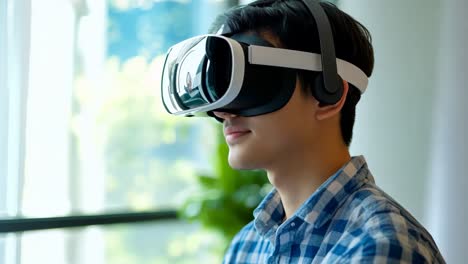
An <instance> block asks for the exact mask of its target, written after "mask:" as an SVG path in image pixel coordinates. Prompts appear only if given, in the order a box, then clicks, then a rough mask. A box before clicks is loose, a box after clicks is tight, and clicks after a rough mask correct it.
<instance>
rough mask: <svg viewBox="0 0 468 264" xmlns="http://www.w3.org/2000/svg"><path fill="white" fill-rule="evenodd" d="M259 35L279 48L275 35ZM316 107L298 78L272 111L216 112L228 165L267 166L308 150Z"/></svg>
mask: <svg viewBox="0 0 468 264" xmlns="http://www.w3.org/2000/svg"><path fill="white" fill-rule="evenodd" d="M261 37H262V38H264V39H265V40H267V41H269V42H270V43H272V44H273V45H275V46H276V47H281V44H280V42H279V40H278V38H277V37H276V36H275V35H273V34H271V33H269V32H263V33H261ZM317 108H318V102H317V100H316V99H315V98H313V96H311V95H310V94H305V92H304V91H303V89H302V88H301V83H300V82H299V81H298V80H297V81H296V87H295V90H294V93H293V95H292V97H291V99H290V100H289V102H288V103H287V104H286V105H285V106H284V107H283V108H281V109H279V110H277V111H275V112H272V113H268V114H264V115H259V116H253V117H243V116H235V115H231V114H228V113H222V112H215V114H216V115H217V116H218V117H220V118H222V119H224V135H225V138H226V142H227V144H228V145H229V164H230V165H231V167H233V168H236V169H268V168H269V167H271V166H272V165H275V164H280V163H282V162H287V160H288V159H290V158H294V156H295V155H301V153H304V151H306V150H310V146H311V144H314V142H313V141H314V140H317V139H316V133H317V129H318V123H317V121H316V118H315V112H316V109H317Z"/></svg>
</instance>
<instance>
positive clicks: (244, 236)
mask: <svg viewBox="0 0 468 264" xmlns="http://www.w3.org/2000/svg"><path fill="white" fill-rule="evenodd" d="M260 240H261V238H260V236H259V235H258V233H257V232H256V230H255V227H254V223H253V221H252V222H250V223H248V224H247V225H246V226H244V227H243V228H242V229H241V230H240V231H239V232H238V233H237V234H236V236H235V237H234V238H233V239H232V241H231V244H230V245H229V247H228V249H227V251H226V253H225V255H224V261H223V263H237V262H238V260H240V259H245V258H247V257H248V256H249V255H251V254H254V253H255V252H254V250H255V248H256V246H257V245H258V243H260Z"/></svg>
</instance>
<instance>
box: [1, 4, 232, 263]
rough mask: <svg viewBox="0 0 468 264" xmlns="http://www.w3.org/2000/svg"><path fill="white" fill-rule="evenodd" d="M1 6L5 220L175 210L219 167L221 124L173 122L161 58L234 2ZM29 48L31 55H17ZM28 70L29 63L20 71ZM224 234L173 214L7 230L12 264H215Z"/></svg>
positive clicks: (4, 251) (5, 251)
mask: <svg viewBox="0 0 468 264" xmlns="http://www.w3.org/2000/svg"><path fill="white" fill-rule="evenodd" d="M230 2H232V1H230ZM0 5H1V9H0V10H1V12H2V13H0V19H1V20H0V22H2V23H0V24H1V25H0V32H1V33H2V34H1V35H0V44H1V46H0V52H1V53H0V77H2V78H1V79H0V82H1V84H2V87H8V89H1V88H0V93H1V94H0V98H1V99H0V100H1V101H0V103H1V105H0V116H1V117H2V119H1V120H2V121H1V122H0V125H1V129H0V130H1V132H0V143H1V144H0V158H1V159H0V160H1V161H0V172H1V173H2V175H3V174H5V175H7V177H6V178H3V177H0V188H1V189H0V190H1V191H0V209H1V216H0V217H3V218H8V219H11V218H16V219H21V218H25V217H26V218H39V217H41V218H50V217H71V216H86V215H100V214H111V213H125V212H146V211H158V210H161V211H164V212H170V211H174V210H177V209H178V207H179V206H180V205H181V204H182V202H183V201H184V200H185V198H186V195H187V193H189V192H190V190H191V189H193V188H194V186H196V184H195V177H194V176H195V174H197V173H199V172H206V171H209V170H210V169H211V168H210V165H209V164H208V159H206V158H203V157H206V156H207V155H209V153H210V146H211V145H213V142H212V141H210V140H209V139H210V138H213V136H212V135H213V133H214V129H215V123H214V122H213V121H212V120H208V119H207V120H204V121H205V122H200V120H197V122H193V120H191V119H185V118H173V117H171V116H168V115H167V114H166V113H165V111H164V110H163V108H162V105H161V101H160V98H159V87H158V85H159V78H160V71H161V68H162V65H161V63H162V58H163V56H164V53H165V51H166V50H167V48H168V47H170V46H171V45H172V44H175V43H176V42H178V41H181V40H183V39H185V38H188V37H190V36H192V35H196V34H202V33H205V32H206V31H207V29H208V26H209V24H210V23H211V21H212V20H213V19H214V17H215V16H216V15H217V14H218V13H220V12H221V11H222V10H223V9H225V8H227V7H228V5H229V3H227V2H224V1H215V0H194V1H151V0H147V1H132V0H109V1H105V0H89V1H85V0H73V1H67V0H42V1H27V0H21V1H17V0H7V1H3V2H2V3H1V4H0ZM18 21H20V22H21V23H19V24H17V23H15V22H18ZM3 22H5V23H3ZM15 32H16V33H15ZM17 32H20V34H19V35H20V37H18V36H17V35H15V34H17ZM3 33H6V34H3ZM18 44H21V45H23V46H24V47H25V49H24V50H28V51H29V52H26V53H21V52H18V50H16V49H15V48H14V47H17V45H18ZM18 47H21V46H18ZM24 50H23V51H24ZM11 51H16V53H14V52H13V53H12V52H11ZM6 54H13V55H14V54H22V57H21V58H20V59H19V60H18V58H16V57H13V55H9V57H8V58H6V59H5V57H4V56H3V55H6ZM17 61H20V62H23V63H22V64H21V63H20V64H17V65H18V66H17V67H16V68H11V67H10V65H13V64H14V63H16V62H17ZM6 65H8V67H6ZM6 76H9V79H8V80H7V79H6ZM10 76H17V79H13V78H14V77H10ZM4 128H8V129H7V130H6V131H7V132H6V131H5V130H4ZM3 157H8V158H5V159H4V158H3ZM22 163H24V166H23V165H22ZM23 169H24V171H23ZM217 239H218V238H216V237H215V236H214V235H212V234H209V233H203V232H201V231H200V228H199V227H198V226H197V225H194V224H188V223H185V222H183V221H180V220H177V219H175V218H173V219H172V220H165V221H159V222H155V223H144V224H143V223H142V224H131V225H130V224H120V225H115V226H105V227H104V226H102V227H100V226H92V227H85V228H76V229H53V230H45V231H34V232H26V233H23V234H21V233H8V234H4V235H2V234H0V259H1V260H0V262H3V261H5V263H23V264H24V263H36V262H37V260H38V259H41V262H44V263H167V262H168V261H171V262H176V263H177V262H183V263H192V262H193V263H200V262H213V261H215V262H216V261H219V257H220V256H219V255H216V254H211V253H209V252H212V251H210V250H203V249H204V248H210V247H213V245H215V244H216V241H217ZM44 241H47V243H44ZM194 241H195V242H194ZM209 241H211V243H209ZM200 252H206V253H205V254H203V253H200Z"/></svg>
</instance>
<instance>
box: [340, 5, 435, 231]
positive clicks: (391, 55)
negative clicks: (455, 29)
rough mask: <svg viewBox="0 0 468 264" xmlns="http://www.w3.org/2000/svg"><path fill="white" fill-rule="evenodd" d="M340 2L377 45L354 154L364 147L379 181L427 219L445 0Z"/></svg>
mask: <svg viewBox="0 0 468 264" xmlns="http://www.w3.org/2000/svg"><path fill="white" fill-rule="evenodd" d="M340 7H341V8H342V9H343V10H344V11H345V12H347V13H349V14H350V15H351V16H353V17H354V18H356V19H357V20H358V21H360V22H362V23H363V24H364V25H365V26H366V27H367V28H368V29H369V31H370V32H371V35H372V37H373V45H374V49H375V68H374V73H373V75H372V77H371V79H370V83H369V87H368V90H367V92H366V93H365V94H364V95H363V97H362V100H361V102H360V103H359V106H358V109H357V120H356V126H355V130H354V133H355V137H354V141H353V144H352V147H351V151H352V154H354V155H357V154H364V155H365V156H366V158H367V161H368V163H369V167H370V169H371V170H372V172H373V174H374V176H375V179H376V182H377V184H378V185H380V186H381V187H382V188H383V189H384V190H385V191H387V192H388V193H389V194H390V195H392V196H393V197H394V198H396V199H397V200H398V201H399V202H400V203H401V204H402V205H403V206H405V207H406V208H407V209H408V210H409V211H410V212H411V213H412V214H413V215H414V216H415V217H416V218H417V219H419V220H420V221H422V222H423V223H426V222H427V221H426V219H425V217H424V205H425V203H424V199H425V194H424V190H425V189H426V182H427V179H428V177H429V175H428V173H427V167H428V160H429V157H430V155H429V152H430V138H431V129H430V128H431V125H432V103H433V97H434V91H435V88H436V72H437V67H436V64H437V56H436V54H437V45H438V38H439V36H438V34H437V33H438V32H439V28H440V26H439V19H440V18H439V8H440V2H439V1H437V0H424V1H423V0H419V1H405V0H395V1H375V0H361V1H352V0H342V1H340Z"/></svg>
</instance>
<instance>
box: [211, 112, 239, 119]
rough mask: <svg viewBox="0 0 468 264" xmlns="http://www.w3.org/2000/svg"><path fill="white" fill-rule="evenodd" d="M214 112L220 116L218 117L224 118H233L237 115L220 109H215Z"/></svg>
mask: <svg viewBox="0 0 468 264" xmlns="http://www.w3.org/2000/svg"><path fill="white" fill-rule="evenodd" d="M213 114H214V115H215V116H216V117H218V118H221V119H223V120H226V119H232V118H234V117H236V116H237V115H235V114H231V113H226V112H218V111H213Z"/></svg>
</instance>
